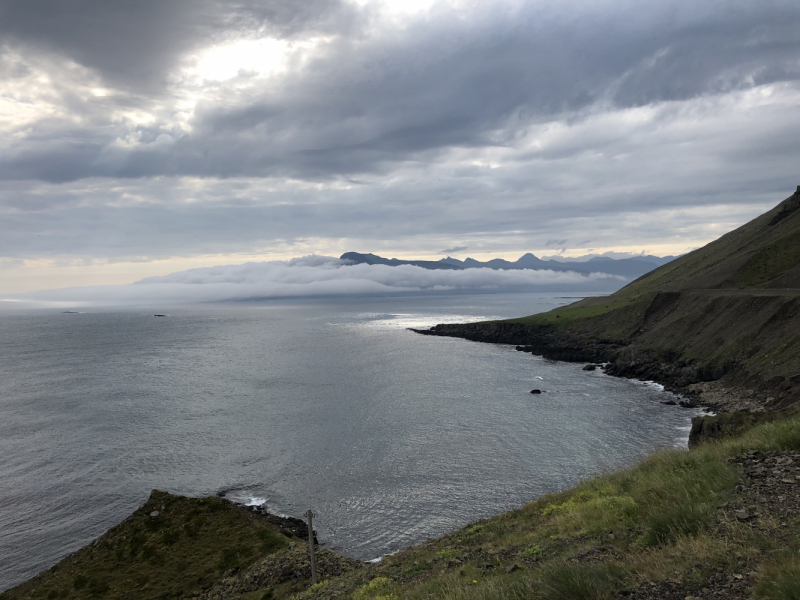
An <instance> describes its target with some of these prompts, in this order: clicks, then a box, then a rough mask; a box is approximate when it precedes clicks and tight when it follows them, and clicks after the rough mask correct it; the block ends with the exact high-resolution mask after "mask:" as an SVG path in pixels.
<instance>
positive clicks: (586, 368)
mask: <svg viewBox="0 0 800 600" xmlns="http://www.w3.org/2000/svg"><path fill="white" fill-rule="evenodd" d="M596 368H597V367H596V366H595V365H586V366H585V367H583V370H584V371H594V370H595V369H596Z"/></svg>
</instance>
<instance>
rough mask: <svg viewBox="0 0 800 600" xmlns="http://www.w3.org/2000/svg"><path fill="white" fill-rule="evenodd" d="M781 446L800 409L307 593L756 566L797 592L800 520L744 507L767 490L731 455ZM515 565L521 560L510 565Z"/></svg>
mask: <svg viewBox="0 0 800 600" xmlns="http://www.w3.org/2000/svg"><path fill="white" fill-rule="evenodd" d="M775 450H791V451H797V450H800V420H799V419H797V418H789V419H787V420H782V421H777V422H773V423H768V424H764V425H761V426H758V427H756V428H755V429H752V430H750V431H749V432H748V433H746V434H745V435H744V436H742V437H740V438H736V439H728V440H724V441H722V442H720V443H715V444H707V445H704V446H701V447H699V448H698V449H695V450H692V451H691V452H690V451H686V450H673V451H668V452H662V453H659V454H657V455H655V456H652V457H650V458H648V459H646V460H645V461H644V462H642V463H641V464H639V465H638V466H636V467H634V468H632V469H629V470H626V471H623V472H620V473H615V474H613V475H609V476H603V477H597V478H594V479H590V480H588V481H585V482H584V483H582V484H580V485H578V486H577V487H576V488H574V489H572V490H570V491H568V492H564V493H561V494H556V495H551V496H547V497H543V498H541V499H539V500H537V501H535V502H532V503H530V504H528V505H526V506H524V507H522V508H521V509H519V510H514V511H511V512H508V513H504V514H501V515H498V516H496V517H493V518H490V519H486V520H482V521H478V522H477V523H474V524H472V525H470V526H468V527H465V528H463V529H461V530H459V531H456V532H454V533H452V534H449V535H446V536H444V537H441V538H439V539H436V540H431V541H430V542H428V543H426V544H422V545H420V546H417V547H415V548H411V549H408V550H405V551H403V552H400V553H398V554H396V555H394V556H390V557H387V558H385V559H384V560H383V561H382V562H381V563H380V564H379V565H378V566H370V567H366V566H365V567H363V568H362V569H360V570H358V571H354V572H350V573H348V574H346V575H344V576H343V577H340V578H336V579H333V580H330V581H327V582H324V583H322V584H320V585H318V586H316V588H314V589H312V590H310V591H309V592H306V593H305V594H303V595H301V596H299V597H301V598H330V597H352V598H356V599H366V598H380V599H383V600H391V599H394V598H401V597H402V598H412V599H423V598H426V599H427V598H442V599H453V600H456V599H458V600H470V599H476V600H477V599H489V598H491V599H503V598H509V599H511V598H513V599H522V598H541V599H553V600H556V599H581V598H583V599H603V598H611V597H614V596H615V594H618V593H620V592H624V591H628V592H630V591H636V592H637V594H639V593H640V592H641V589H642V586H643V584H647V585H651V582H652V585H659V584H662V583H668V584H669V585H673V586H677V587H678V588H680V589H685V590H695V589H697V590H699V589H700V588H702V587H704V586H706V585H709V583H708V582H709V580H710V579H711V578H713V577H722V576H723V575H724V576H725V577H728V576H731V577H733V576H734V575H736V576H738V577H740V578H741V577H742V576H741V575H740V574H741V573H755V574H754V575H752V577H751V576H748V577H751V579H750V580H749V581H748V582H747V583H748V586H749V585H751V584H753V585H754V586H755V587H756V590H757V592H758V596H759V597H762V598H776V599H778V598H797V597H798V596H797V595H792V593H795V594H796V593H798V592H800V559H798V552H800V518H798V519H795V520H794V521H792V522H791V523H785V524H781V523H780V522H778V521H780V518H778V516H777V515H774V517H773V516H772V515H769V514H764V515H762V516H761V517H759V522H758V523H757V524H756V523H753V522H739V521H737V519H736V518H735V517H733V516H732V513H733V511H734V510H735V509H736V508H738V507H741V506H743V505H747V504H749V503H750V502H751V501H755V499H754V498H749V497H745V495H744V493H743V492H742V491H741V489H742V488H740V487H738V486H737V484H739V482H740V481H741V480H742V478H743V474H742V472H741V470H740V469H739V468H738V467H737V465H735V464H731V462H730V459H731V458H732V457H736V456H740V455H742V453H744V452H747V451H761V452H770V451H775ZM512 564H515V565H517V566H518V567H520V568H519V569H518V570H515V571H513V572H511V573H508V572H507V570H506V569H505V568H504V567H505V566H508V565H512ZM487 567H493V568H487ZM720 573H722V574H723V575H720ZM647 585H644V587H645V589H649V588H647ZM685 595H688V594H685ZM682 597H683V595H681V598H682Z"/></svg>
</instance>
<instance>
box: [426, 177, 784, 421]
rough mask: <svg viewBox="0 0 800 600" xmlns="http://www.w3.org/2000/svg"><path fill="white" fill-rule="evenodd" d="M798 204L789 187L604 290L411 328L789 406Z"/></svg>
mask: <svg viewBox="0 0 800 600" xmlns="http://www.w3.org/2000/svg"><path fill="white" fill-rule="evenodd" d="M798 209H800V186H798V191H797V192H795V193H794V194H793V195H792V196H790V197H789V198H787V199H786V200H784V201H783V202H781V203H780V204H778V205H777V206H776V207H775V208H774V209H772V210H770V211H769V212H767V213H765V214H763V215H761V216H759V217H757V218H756V219H754V220H752V221H750V222H749V223H746V224H745V225H743V226H741V227H739V228H738V229H736V230H734V231H731V232H730V233H727V234H725V235H723V236H722V237H721V238H719V239H718V240H716V241H714V242H712V243H710V244H708V245H706V246H704V247H703V248H700V249H698V250H695V251H693V252H690V253H689V254H686V255H684V256H682V257H680V258H677V259H675V260H674V261H672V262H670V263H667V264H666V265H663V266H661V267H659V268H657V269H655V270H653V271H651V272H650V273H647V274H645V275H643V276H642V277H640V278H639V279H637V280H635V281H633V282H631V283H630V284H628V285H627V286H625V287H623V288H622V289H620V290H619V291H617V292H616V293H614V294H612V295H610V296H604V297H594V298H587V299H585V300H581V301H579V302H576V303H574V304H571V305H569V306H565V307H561V308H558V309H555V310H553V311H550V312H548V313H543V314H538V315H532V316H530V317H523V318H519V319H510V320H507V321H501V322H494V323H482V324H467V325H437V326H436V327H434V328H433V329H432V330H430V331H421V332H420V333H427V334H433V335H451V336H458V337H465V338H468V339H474V340H480V341H489V342H498V343H512V344H517V345H521V346H524V347H525V348H524V349H526V350H528V351H530V352H534V353H536V354H541V355H544V356H547V357H551V358H557V359H562V360H575V361H587V362H589V361H592V362H605V363H609V364H608V365H607V372H609V373H611V374H614V375H623V376H629V377H637V378H641V379H652V380H655V381H659V382H662V383H665V384H666V385H668V386H670V387H671V388H673V389H676V390H678V391H681V392H683V393H685V394H695V393H704V394H705V397H704V399H703V400H704V402H706V403H708V404H712V405H714V406H715V407H716V408H717V409H719V410H724V409H726V408H729V409H737V408H747V409H751V410H763V409H777V408H780V407H783V406H788V405H790V404H793V403H794V402H796V401H797V400H798V399H800V363H798V360H800V298H799V297H800V210H798ZM709 382H717V383H716V384H715V385H712V386H709V385H708V383H709Z"/></svg>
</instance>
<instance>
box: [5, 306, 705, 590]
mask: <svg viewBox="0 0 800 600" xmlns="http://www.w3.org/2000/svg"><path fill="white" fill-rule="evenodd" d="M569 296H570V297H564V294H541V293H539V294H476V295H439V296H396V297H373V298H359V299H353V298H326V299H314V300H300V299H296V300H291V299H290V300H280V301H265V302H241V303H234V302H231V303H221V304H198V305H194V306H181V307H163V306H161V307H158V306H156V307H148V308H136V309H133V308H126V309H123V308H78V309H74V310H76V311H78V312H74V313H64V312H61V310H62V309H58V310H56V309H40V310H12V309H9V308H7V307H4V308H3V310H2V311H0V341H1V342H2V343H0V382H1V383H0V590H3V589H6V588H8V587H11V586H13V585H15V584H18V583H20V582H22V581H24V580H25V579H27V578H29V577H31V576H33V575H35V574H36V573H38V572H39V571H41V570H43V569H45V568H47V567H49V566H51V565H53V564H55V563H56V562H58V561H59V560H60V559H61V558H63V557H64V556H66V555H67V554H69V553H71V552H73V551H75V550H77V549H78V548H80V547H82V546H84V545H85V544H87V543H88V542H90V541H91V540H93V539H94V538H95V537H97V536H99V535H100V534H102V533H103V532H104V531H105V530H106V529H108V528H109V527H111V526H113V525H114V524H116V523H118V522H119V521H121V520H122V519H123V518H125V517H126V516H127V515H128V514H130V513H131V512H132V511H133V510H135V509H136V508H137V507H138V506H139V505H140V504H141V503H142V502H144V501H145V500H146V498H147V496H148V494H149V492H150V490H152V489H161V490H166V491H169V492H172V493H176V494H184V495H189V496H204V495H210V494H224V495H225V496H226V497H228V498H231V499H233V500H235V501H238V502H243V503H259V502H262V501H265V502H267V503H268V505H269V507H270V509H271V510H272V511H273V512H276V513H279V514H287V515H292V516H300V515H302V513H303V512H305V511H306V510H307V509H309V508H310V509H312V510H313V511H314V513H315V514H316V515H317V517H316V518H315V525H316V527H317V528H318V531H319V538H320V541H321V542H322V543H324V544H325V545H326V546H327V547H329V548H332V549H334V550H337V551H339V552H342V553H344V554H347V555H350V556H353V557H356V558H359V559H364V560H369V559H373V558H376V557H379V556H382V555H385V554H388V553H390V552H393V551H395V550H398V549H400V548H403V547H406V546H408V545H411V544H414V543H417V542H420V541H423V540H425V539H427V538H430V537H435V536H438V535H441V534H443V533H445V532H447V531H450V530H452V529H454V528H456V527H459V526H461V525H464V524H467V523H469V522H471V521H474V520H476V519H478V518H480V517H483V516H488V515H492V514H495V513H498V512H501V511H503V510H507V509H510V508H513V507H518V506H520V505H522V504H524V503H525V502H527V501H529V500H532V499H534V498H536V497H537V496H540V495H542V494H545V493H548V492H553V491H557V490H563V489H565V488H568V487H569V486H571V485H573V484H575V483H577V482H578V481H579V480H581V479H582V478H586V477H589V476H591V475H593V474H596V473H601V472H607V471H610V470H613V469H618V468H620V467H624V466H627V465H631V464H632V463H634V462H635V461H637V460H638V459H639V458H641V457H642V456H645V455H647V454H649V453H652V452H654V451H655V450H657V449H659V448H664V447H674V446H676V445H677V446H685V445H686V440H687V436H688V430H689V424H690V418H691V417H692V416H693V415H694V414H697V413H696V411H692V410H686V409H681V408H679V407H675V406H666V405H663V404H661V403H660V402H661V401H663V400H666V399H668V398H669V397H670V396H671V395H670V394H669V393H668V392H665V391H663V389H662V388H661V387H660V386H658V385H655V384H651V383H644V382H636V381H629V380H624V379H616V378H612V377H608V376H606V375H603V374H602V373H601V372H600V371H594V372H587V371H582V370H581V367H582V365H579V364H570V363H558V362H553V361H548V360H544V359H542V358H540V357H532V356H531V355H530V354H525V353H522V352H517V351H515V350H514V348H513V347H509V346H499V345H491V344H480V343H475V342H469V341H465V340H460V339H452V338H440V337H431V336H421V335H418V334H416V333H413V332H411V331H409V330H408V328H409V327H425V326H430V325H433V324H436V323H441V322H465V321H473V320H478V319H487V318H506V317H513V316H522V315H526V314H532V313H535V312H540V311H544V310H549V309H551V308H554V307H555V306H558V305H563V304H568V303H570V302H573V301H575V299H576V298H575V296H577V294H569ZM154 314H165V315H166V316H164V317H154ZM532 388H540V389H542V390H543V391H544V393H543V394H541V395H532V394H530V393H529V392H530V390H531V389H532Z"/></svg>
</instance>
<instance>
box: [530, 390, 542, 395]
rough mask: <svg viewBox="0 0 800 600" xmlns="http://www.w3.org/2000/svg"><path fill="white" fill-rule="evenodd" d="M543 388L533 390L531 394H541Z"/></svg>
mask: <svg viewBox="0 0 800 600" xmlns="http://www.w3.org/2000/svg"><path fill="white" fill-rule="evenodd" d="M541 393H542V390H531V394H541Z"/></svg>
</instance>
